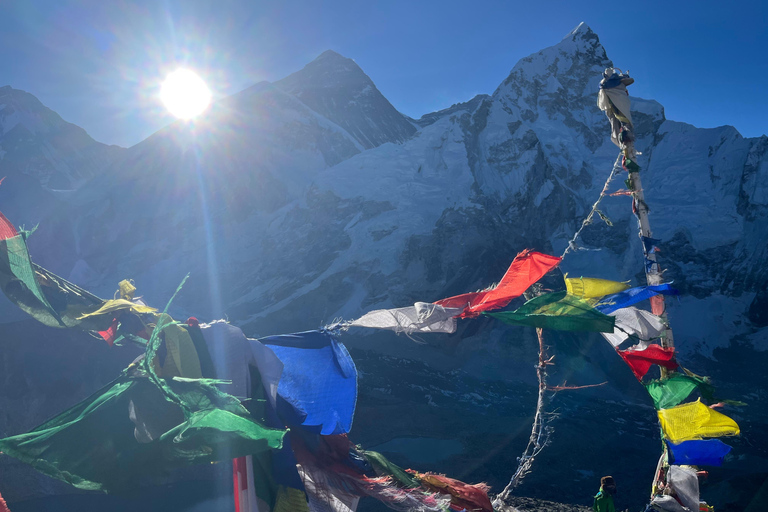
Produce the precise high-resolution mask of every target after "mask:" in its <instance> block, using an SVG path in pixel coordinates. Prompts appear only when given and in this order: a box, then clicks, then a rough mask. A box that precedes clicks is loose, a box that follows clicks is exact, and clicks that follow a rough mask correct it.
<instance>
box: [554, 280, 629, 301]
mask: <svg viewBox="0 0 768 512" xmlns="http://www.w3.org/2000/svg"><path fill="white" fill-rule="evenodd" d="M627 288H629V285H628V284H627V283H619V282H618V281H609V280H607V279H597V278H594V277H577V278H570V277H566V278H565V289H566V290H568V293H569V294H571V295H574V296H576V297H580V298H582V299H590V298H595V297H603V296H605V295H612V294H614V293H619V292H622V291H624V290H626V289H627Z"/></svg>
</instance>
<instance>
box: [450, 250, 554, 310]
mask: <svg viewBox="0 0 768 512" xmlns="http://www.w3.org/2000/svg"><path fill="white" fill-rule="evenodd" d="M561 259H562V258H558V257H556V256H550V255H548V254H542V253H540V252H534V251H530V250H525V251H523V252H521V253H520V254H518V255H517V256H516V257H515V259H514V260H513V261H512V264H510V266H509V268H508V269H507V271H506V273H505V274H504V277H502V278H501V281H499V284H498V285H496V286H495V287H494V288H493V289H491V290H486V291H482V292H474V293H465V294H462V295H456V296H454V297H448V298H447V299H442V300H438V301H436V302H435V304H437V305H438V306H443V307H445V308H462V309H463V310H464V312H463V313H462V314H461V315H459V318H474V317H477V316H478V315H479V314H480V313H482V312H484V311H491V310H494V309H501V308H503V307H505V306H506V305H507V304H509V303H510V302H511V301H512V299H514V298H517V297H519V296H521V295H522V294H523V293H524V292H525V290H527V289H528V288H529V287H530V286H531V285H532V284H534V283H535V282H537V281H538V280H539V279H541V278H542V277H543V276H544V275H545V274H546V273H547V272H549V271H550V270H552V269H553V268H555V267H556V266H557V265H558V264H559V263H560V261H561Z"/></svg>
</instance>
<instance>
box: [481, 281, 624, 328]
mask: <svg viewBox="0 0 768 512" xmlns="http://www.w3.org/2000/svg"><path fill="white" fill-rule="evenodd" d="M483 314H484V315H488V316H492V317H494V318H498V319H499V320H501V321H502V322H505V323H508V324H512V325H529V326H531V327H541V328H543V329H556V330H559V331H591V332H613V328H614V323H615V321H616V319H615V318H614V317H612V316H609V315H604V314H603V313H600V312H599V311H597V310H596V309H594V308H593V307H592V306H590V305H589V303H588V302H586V301H585V300H583V299H580V298H578V297H575V296H573V295H568V294H567V293H566V292H564V291H563V292H554V293H547V294H544V295H539V296H538V297H536V298H534V299H531V300H529V301H528V302H526V303H525V304H523V305H522V306H520V307H519V308H518V309H517V310H515V311H502V312H498V313H483Z"/></svg>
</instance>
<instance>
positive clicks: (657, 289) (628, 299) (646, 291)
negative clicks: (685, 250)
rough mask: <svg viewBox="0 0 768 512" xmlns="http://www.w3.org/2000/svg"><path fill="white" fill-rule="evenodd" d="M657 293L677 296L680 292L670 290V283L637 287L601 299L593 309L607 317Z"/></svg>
mask: <svg viewBox="0 0 768 512" xmlns="http://www.w3.org/2000/svg"><path fill="white" fill-rule="evenodd" d="M659 293H661V294H664V295H678V294H679V293H680V292H678V291H677V290H675V289H674V288H672V285H671V283H664V284H658V285H653V286H638V287H636V288H630V289H629V290H625V291H623V292H621V293H616V294H614V295H609V296H607V297H603V298H602V299H600V301H599V302H598V303H597V304H596V305H595V309H597V310H598V311H600V312H601V313H605V314H606V315H609V314H611V313H613V312H614V311H616V310H617V309H621V308H626V307H629V306H632V305H634V304H637V303H638V302H640V301H643V300H645V299H650V298H651V297H653V296H655V295H656V294H659ZM654 315H658V313H656V312H655V311H654Z"/></svg>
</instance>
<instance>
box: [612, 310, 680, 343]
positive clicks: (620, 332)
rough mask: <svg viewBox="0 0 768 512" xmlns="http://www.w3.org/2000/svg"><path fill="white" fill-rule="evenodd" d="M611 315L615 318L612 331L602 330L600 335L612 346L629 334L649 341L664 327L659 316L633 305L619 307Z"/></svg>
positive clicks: (621, 341)
mask: <svg viewBox="0 0 768 512" xmlns="http://www.w3.org/2000/svg"><path fill="white" fill-rule="evenodd" d="M611 316H613V317H615V318H616V328H615V329H614V331H613V332H611V333H607V332H604V333H602V335H603V337H605V339H606V340H608V343H610V344H611V345H612V346H613V347H614V348H616V347H618V346H619V345H621V344H622V343H624V341H626V340H627V339H629V337H630V336H634V337H636V338H637V339H638V340H640V341H651V340H653V339H655V338H658V337H659V336H661V334H662V333H663V332H664V329H665V328H666V326H665V325H664V321H663V320H662V319H661V318H659V317H657V316H656V315H654V314H653V313H650V312H648V311H644V310H642V309H637V308H634V307H628V308H624V309H619V310H618V311H616V312H614V313H611Z"/></svg>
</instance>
